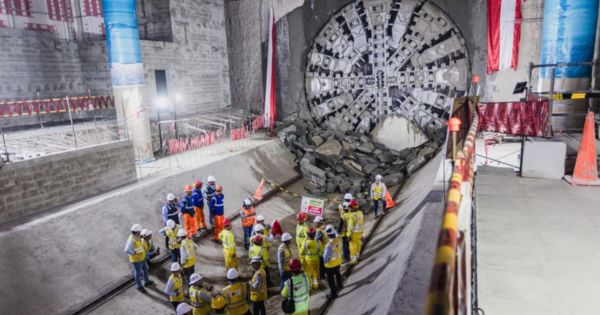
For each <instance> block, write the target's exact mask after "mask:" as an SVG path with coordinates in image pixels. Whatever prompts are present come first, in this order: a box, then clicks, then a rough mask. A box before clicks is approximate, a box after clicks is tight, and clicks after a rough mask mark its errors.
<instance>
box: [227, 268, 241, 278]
mask: <svg viewBox="0 0 600 315" xmlns="http://www.w3.org/2000/svg"><path fill="white" fill-rule="evenodd" d="M237 278H238V272H237V270H235V268H229V270H227V279H229V280H235V279H237Z"/></svg>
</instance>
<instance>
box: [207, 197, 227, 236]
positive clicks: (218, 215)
mask: <svg viewBox="0 0 600 315" xmlns="http://www.w3.org/2000/svg"><path fill="white" fill-rule="evenodd" d="M224 199H225V196H224V195H223V186H221V185H219V186H217V188H216V190H215V195H214V196H213V197H212V199H211V200H210V204H209V205H208V208H209V209H210V211H211V215H212V218H213V221H212V222H214V230H215V231H214V232H215V233H214V237H215V240H218V239H219V233H221V231H222V230H223V221H224V220H225V204H224ZM212 222H211V224H212Z"/></svg>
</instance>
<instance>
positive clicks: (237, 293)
mask: <svg viewBox="0 0 600 315" xmlns="http://www.w3.org/2000/svg"><path fill="white" fill-rule="evenodd" d="M223 295H224V296H225V300H227V311H232V310H236V309H240V308H242V307H248V305H247V304H246V288H245V287H244V285H242V284H241V283H239V282H236V283H234V284H230V285H228V286H227V287H225V288H224V289H223Z"/></svg>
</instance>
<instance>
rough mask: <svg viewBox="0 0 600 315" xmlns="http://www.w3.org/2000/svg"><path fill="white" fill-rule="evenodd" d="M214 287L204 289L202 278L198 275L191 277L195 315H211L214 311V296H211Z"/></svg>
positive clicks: (191, 296)
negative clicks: (212, 305) (212, 303)
mask: <svg viewBox="0 0 600 315" xmlns="http://www.w3.org/2000/svg"><path fill="white" fill-rule="evenodd" d="M210 291H212V286H207V287H204V286H203V285H202V277H201V276H200V275H199V274H197V273H192V274H191V275H190V289H189V295H190V304H191V305H192V308H193V313H192V314H193V315H209V314H210V311H211V310H212V308H211V306H210V304H211V300H212V296H211V295H210Z"/></svg>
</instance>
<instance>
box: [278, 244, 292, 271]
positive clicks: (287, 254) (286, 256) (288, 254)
mask: <svg viewBox="0 0 600 315" xmlns="http://www.w3.org/2000/svg"><path fill="white" fill-rule="evenodd" d="M280 246H283V270H285V271H289V270H290V260H291V259H292V249H291V248H290V247H289V246H286V245H285V244H281V245H280ZM278 256H279V254H278Z"/></svg>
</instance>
